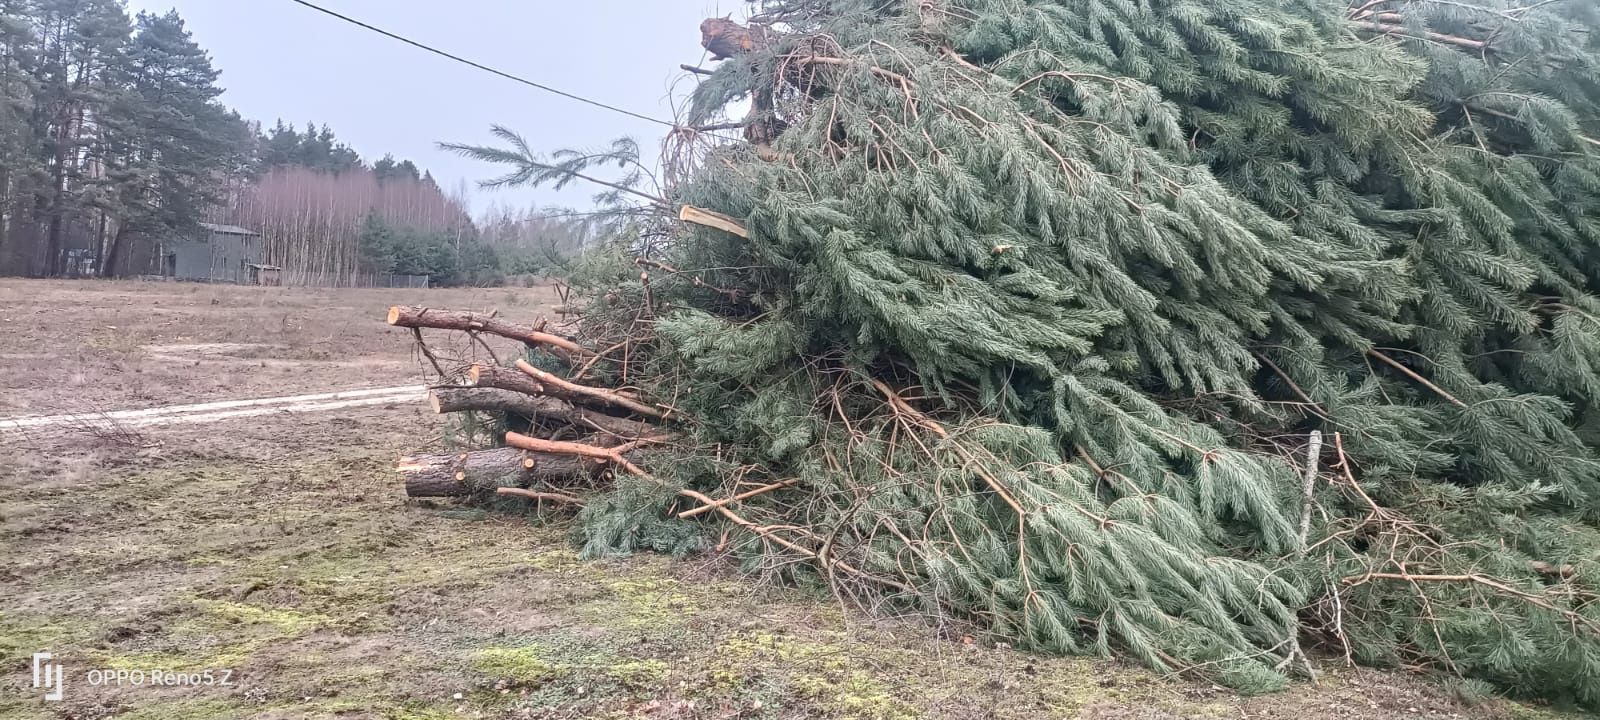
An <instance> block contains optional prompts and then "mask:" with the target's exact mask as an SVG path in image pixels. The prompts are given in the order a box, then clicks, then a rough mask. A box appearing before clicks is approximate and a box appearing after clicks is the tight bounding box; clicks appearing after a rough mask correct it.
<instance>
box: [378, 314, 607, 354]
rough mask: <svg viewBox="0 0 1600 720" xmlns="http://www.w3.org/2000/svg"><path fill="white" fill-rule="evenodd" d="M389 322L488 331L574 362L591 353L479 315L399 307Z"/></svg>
mask: <svg viewBox="0 0 1600 720" xmlns="http://www.w3.org/2000/svg"><path fill="white" fill-rule="evenodd" d="M388 322H389V324H390V325H393V326H395V327H403V328H435V329H438V330H460V331H463V332H466V331H473V332H486V333H490V334H492V335H499V336H500V337H503V338H510V339H512V340H520V341H522V342H524V343H527V344H529V345H537V346H540V347H543V348H545V349H547V350H549V351H550V352H551V354H553V355H555V356H556V357H558V358H561V359H562V360H563V361H570V360H571V359H572V357H573V356H574V355H584V354H587V353H586V352H585V351H584V349H583V347H582V346H581V345H579V344H577V343H575V342H573V341H571V340H568V339H567V338H564V337H561V336H560V335H552V334H550V333H547V332H542V331H540V330H535V329H533V328H532V327H528V326H526V325H517V324H514V323H508V322H506V321H504V320H500V319H498V318H494V317H490V316H488V315H483V314H480V313H475V312H465V311H461V310H435V309H433V308H425V307H416V306H405V305H395V306H393V307H390V308H389V318H388Z"/></svg>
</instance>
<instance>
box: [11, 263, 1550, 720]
mask: <svg viewBox="0 0 1600 720" xmlns="http://www.w3.org/2000/svg"><path fill="white" fill-rule="evenodd" d="M553 299H554V295H553V293H552V291H550V290H549V289H547V288H546V289H495V290H433V291H418V290H337V291H335V290H302V289H283V288H244V287H229V286H208V285H188V284H166V283H148V284H141V283H108V282H82V283H65V282H40V281H0V418H3V417H10V416H16V415H25V414H42V413H61V412H85V411H95V410H113V409H127V408H137V407H152V406H159V405H166V404H176V403H187V402H201V401H207V400H223V399H237V398H253V397H267V396H275V395H287V394H294V393H301V392H306V393H309V392H319V391H333V390H343V389H352V388H361V387H385V386H392V385H403V384H409V383H413V382H419V381H421V380H422V379H423V368H424V367H428V366H429V364H430V363H429V361H428V360H427V359H426V358H422V357H419V356H417V355H415V354H414V353H413V351H412V350H411V344H410V335H409V333H407V332H402V331H396V330H393V329H391V328H388V327H386V326H384V325H383V323H382V317H383V311H384V309H385V308H386V306H388V305H389V304H391V303H416V304H430V305H434V306H439V307H453V308H462V309H477V310H485V311H488V310H498V311H499V312H500V313H501V314H502V315H503V316H506V317H516V318H532V317H534V316H537V315H539V314H541V313H548V312H549V305H550V303H551V302H553ZM430 337H431V336H430ZM438 340H440V341H442V340H443V337H439V338H438ZM494 347H495V348H496V353H497V354H498V355H500V356H501V357H502V358H504V357H508V356H509V353H510V352H511V348H510V347H509V346H508V345H506V344H504V343H499V344H495V345H494ZM475 353H479V354H482V355H487V354H488V351H486V350H483V349H482V348H481V347H478V346H460V345H449V344H445V343H442V342H441V343H440V348H439V352H438V354H439V355H440V356H441V357H440V359H441V362H442V363H443V364H444V365H446V366H447V367H446V369H447V370H448V369H450V367H453V364H454V363H457V362H459V361H461V360H463V359H468V358H470V357H471V356H472V355H473V354H475ZM442 438H443V436H442V434H441V433H440V432H439V423H438V418H437V417H435V416H432V415H431V414H429V413H428V412H427V408H426V407H425V406H424V405H423V404H422V403H420V402H419V403H414V404H413V403H402V402H397V403H395V404H393V405H388V406H372V407H361V408H355V409H351V410H349V411H340V412H336V413H329V414H326V415H320V416H312V415H294V416H284V417H275V416H266V417H251V418H247V419H239V420H231V421H223V422H220V423H216V424H213V425H204V426H198V425H186V426H172V427H157V428H138V429H123V430H120V431H119V430H117V429H116V428H114V427H113V428H110V429H107V428H106V427H104V426H95V427H94V428H90V427H88V426H85V427H79V428H73V427H65V428H61V427H57V428H51V429H50V430H49V432H44V431H39V432H31V433H10V434H6V433H0V445H3V453H0V548H4V549H5V550H6V551H5V552H3V553H0V718H8V719H9V718H111V717H116V718H130V719H144V720H167V719H173V720H197V719H199V718H247V717H248V718H282V719H289V718H388V719H392V720H443V719H445V718H500V717H511V718H606V717H614V718H634V717H638V718H812V717H820V718H870V719H890V718H919V717H927V718H1017V719H1021V718H1047V717H1059V718H1084V719H1085V720H1172V719H1175V718H1192V717H1200V718H1219V719H1220V718H1229V719H1232V718H1294V719H1295V720H1326V719H1331V718H1359V719H1371V720H1378V719H1380V718H1395V717H1405V718H1512V717H1546V716H1554V715H1553V713H1549V712H1548V711H1545V710H1540V709H1535V708H1531V707H1527V706H1523V705H1517V704H1513V703H1509V702H1505V701H1499V700H1490V701H1487V702H1481V703H1478V704H1475V705H1472V706H1468V705H1464V704H1462V703H1461V702H1460V701H1459V700H1458V699H1457V697H1456V694H1453V693H1451V692H1450V691H1449V690H1448V689H1447V688H1446V687H1445V686H1444V685H1442V684H1439V683H1436V682H1434V681H1432V680H1428V679H1425V678H1420V677H1416V676H1412V675H1406V674H1401V673H1392V672H1376V671H1367V670H1350V669H1344V668H1341V667H1340V663H1338V662H1337V661H1335V660H1332V659H1328V660H1324V661H1323V662H1322V663H1321V664H1322V665H1323V666H1324V670H1325V672H1324V674H1323V677H1322V681H1321V683H1320V684H1319V685H1317V686H1312V685H1310V684H1306V683H1300V684H1297V685H1295V686H1294V687H1293V688H1292V689H1291V690H1289V691H1288V692H1284V693H1279V694H1275V695H1269V696H1264V697H1254V698H1242V697H1239V696H1237V695H1234V694H1232V693H1230V692H1227V691H1224V690H1221V689H1219V688H1216V687H1213V686H1212V685H1210V684H1208V683H1205V682H1200V681H1195V680H1191V679H1183V678H1164V677H1158V676H1156V675H1154V674H1152V673H1150V672H1148V671H1145V670H1142V669H1139V668H1135V667H1131V666H1128V665H1126V664H1122V663H1118V662H1113V661H1105V660H1090V659H1079V658H1045V657H1037V656H1033V655H1028V654H1024V653H1020V652H1016V651H1013V650H1010V649H1007V648H1005V647H1003V646H999V645H997V644H996V643H995V642H994V641H993V640H991V639H988V638H984V637H981V636H974V635H973V634H971V633H970V632H969V631H967V630H964V629H962V628H951V627H943V628H941V627H935V626H933V625H930V624H929V623H927V622H924V621H920V620H917V619H914V618H913V619H898V620H891V619H884V618H874V617H869V616H867V615H865V614H863V613H860V612H858V611H856V610H854V609H852V608H848V607H842V606H840V605H839V604H837V603H835V602H833V601H830V600H828V599H826V598H823V597H821V596H819V595H817V594H814V593H812V592H809V591H807V590H805V589H801V588H782V587H773V586H771V585H767V584H763V583H761V582H759V581H757V580H756V579H754V578H746V577H741V576H740V575H739V574H738V573H737V572H735V571H734V570H733V569H731V568H730V567H729V565H728V564H727V562H726V561H725V560H724V559H722V558H718V557H715V556H700V557H693V558H686V559H679V560H673V559H669V558H665V557H660V556H638V557H632V558H617V559H609V560H598V561H585V560H580V559H579V558H578V557H577V555H576V554H575V553H574V551H573V550H572V548H571V546H570V544H569V543H568V536H567V529H566V528H567V523H568V518H566V517H565V516H564V515H561V514H559V513H558V512H557V511H553V510H544V511H540V510H535V509H530V508H528V507H526V506H521V505H507V506H505V507H504V508H501V509H500V511H496V512H485V511H483V510H482V509H479V508H472V507H466V506H457V505H450V504H440V505H433V504H419V503H414V502H410V501H407V500H405V498H404V497H403V493H402V492H401V491H400V488H399V484H398V480H397V478H396V477H395V475H394V472H393V464H394V460H395V458H396V457H397V456H398V455H400V454H402V453H405V452H410V451H416V450H428V449H438V448H439V447H441V443H442ZM38 651H50V652H52V653H54V654H55V659H56V661H58V662H61V663H63V664H64V665H65V667H66V670H67V681H68V687H67V688H66V690H65V696H66V698H65V700H64V701H62V702H59V703H46V702H44V701H43V700H42V699H40V697H39V692H38V691H36V690H34V689H32V688H31V687H30V684H31V675H30V655H31V654H32V653H34V652H38ZM107 670H110V671H117V670H123V671H128V673H130V674H129V675H128V676H127V678H128V679H126V680H124V681H123V684H122V685H121V686H120V687H118V686H116V685H114V684H113V685H107V684H101V685H93V684H92V683H91V680H92V679H94V678H97V677H101V676H102V675H104V671H107ZM139 671H143V672H144V673H145V675H144V680H143V682H142V683H141V684H138V685H135V684H133V678H134V677H137V673H138V672H139ZM152 671H165V672H167V673H170V674H168V675H162V680H163V684H161V685H155V684H153V682H154V680H153V679H152V678H153V676H151V675H150V673H151V672H152ZM207 671H209V672H210V676H209V677H210V678H211V681H212V683H217V682H218V681H220V680H221V679H222V677H223V675H224V673H228V678H227V679H228V683H229V684H227V685H221V684H206V677H207V675H206V673H207ZM180 676H181V677H182V679H183V680H188V679H191V678H192V679H195V680H197V681H198V682H199V684H179V685H172V684H170V683H171V682H172V681H175V680H178V679H179V677H180ZM113 677H114V675H113Z"/></svg>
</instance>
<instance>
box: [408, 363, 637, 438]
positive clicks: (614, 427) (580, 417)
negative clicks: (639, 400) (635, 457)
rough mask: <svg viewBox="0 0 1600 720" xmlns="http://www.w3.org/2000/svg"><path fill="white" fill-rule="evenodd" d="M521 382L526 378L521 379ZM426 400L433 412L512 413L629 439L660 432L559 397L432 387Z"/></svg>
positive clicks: (493, 389) (487, 389)
mask: <svg viewBox="0 0 1600 720" xmlns="http://www.w3.org/2000/svg"><path fill="white" fill-rule="evenodd" d="M517 374H518V375H521V373H517ZM522 379H524V380H526V379H527V377H526V376H522ZM428 401H429V403H431V404H432V405H433V411H434V412H435V413H440V414H443V413H452V412H466V411H471V410H479V411H487V412H501V413H512V414H516V415H521V416H523V417H526V418H533V419H539V420H542V419H546V418H548V419H552V420H556V421H559V422H565V423H567V424H570V425H576V426H578V427H581V428H585V429H592V430H598V431H600V432H603V433H606V434H608V435H615V436H617V437H621V438H628V439H632V438H641V437H650V436H653V435H659V434H661V429H660V428H658V427H656V426H654V425H651V424H650V423H644V422H639V421H637V420H629V419H627V418H619V417H612V416H610V415H606V414H604V413H599V412H594V411H592V410H585V409H583V408H580V407H575V406H573V405H572V404H571V403H568V402H566V401H564V400H561V399H559V398H554V397H539V396H533V395H524V394H522V393H520V392H516V391H513V390H504V389H501V388H496V387H462V388H434V390H433V392H431V393H429V394H428Z"/></svg>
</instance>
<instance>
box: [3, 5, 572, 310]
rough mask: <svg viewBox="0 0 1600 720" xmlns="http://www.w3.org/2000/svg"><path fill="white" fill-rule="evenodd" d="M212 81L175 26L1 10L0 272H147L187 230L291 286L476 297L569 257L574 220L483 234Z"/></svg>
mask: <svg viewBox="0 0 1600 720" xmlns="http://www.w3.org/2000/svg"><path fill="white" fill-rule="evenodd" d="M219 74H220V73H219V72H218V70H217V69H216V68H214V67H213V66H212V63H211V58H210V56H209V55H208V54H207V53H206V51H205V50H204V49H202V48H201V47H200V46H199V45H198V44H197V43H196V42H195V41H194V39H193V38H192V37H191V36H190V33H189V32H188V30H187V29H186V28H185V27H184V22H183V19H182V18H181V17H179V15H178V14H177V13H176V12H175V11H173V12H168V13H165V14H159V15H158V14H151V13H139V14H138V15H137V16H134V17H129V15H128V13H127V12H126V10H124V8H123V6H122V3H121V2H119V1H118V0H0V275H28V276H52V277H62V276H73V277H82V276H124V275H135V274H140V273H149V272H157V271H158V268H159V254H160V252H161V248H162V247H163V244H164V243H169V242H171V241H172V240H173V239H176V238H182V237H186V236H192V235H193V234H195V233H197V232H198V230H199V228H198V224H199V223H201V222H221V223H228V224H234V225H240V226H243V227H246V228H249V229H251V230H255V231H257V232H260V233H261V234H262V236H263V238H264V241H265V246H266V254H267V257H266V258H265V259H266V260H267V262H271V263H273V264H277V265H281V266H283V267H284V269H285V272H286V273H287V274H288V276H289V278H290V279H291V281H293V280H295V279H296V278H299V279H302V280H306V281H322V282H331V283H335V284H338V283H342V282H347V281H350V280H352V279H353V278H355V277H357V276H359V275H361V274H364V273H390V272H392V273H406V274H426V275H430V276H433V279H434V283H435V284H453V283H474V284H490V283H496V282H499V281H500V280H501V278H502V277H503V276H504V275H506V274H518V273H528V272H539V271H541V270H542V269H544V268H546V267H548V266H549V265H551V264H552V262H553V260H552V258H559V257H562V256H563V254H564V253H570V252H572V251H575V250H577V249H579V248H580V246H581V243H579V244H574V243H573V242H572V240H571V237H570V236H572V235H573V233H578V232H581V230H579V229H575V228H579V227H580V226H581V223H578V222H572V223H567V222H565V221H559V220H554V219H548V218H546V217H545V216H544V215H542V214H540V213H538V212H535V211H524V212H521V213H519V214H516V220H514V221H513V220H510V219H508V217H509V216H507V215H506V214H505V213H506V212H509V211H501V214H500V215H497V216H495V217H493V218H486V222H489V223H490V224H491V225H492V226H493V228H494V229H493V230H492V231H488V232H480V230H479V225H478V223H475V222H474V221H473V219H472V217H471V216H470V213H469V209H468V203H467V201H466V198H465V190H464V189H460V190H458V191H457V192H454V193H446V192H444V191H443V190H441V189H440V187H439V185H438V183H437V182H435V180H434V178H433V176H432V175H431V174H430V173H428V172H427V171H426V170H423V169H422V168H419V167H417V165H416V164H415V163H413V162H411V161H410V160H396V159H395V158H394V157H392V156H390V155H385V156H383V157H382V158H381V159H379V160H377V161H375V162H372V163H371V164H370V165H369V164H368V163H367V162H366V161H364V160H363V159H362V157H361V155H360V154H359V153H357V152H356V151H355V150H354V149H353V148H351V147H350V146H349V145H347V144H345V143H343V142H341V141H340V140H339V139H338V138H337V137H336V136H335V134H334V131H333V129H332V128H330V127H329V126H327V125H326V124H323V125H320V126H319V125H317V124H315V123H307V124H306V125H304V126H302V127H296V126H294V125H290V124H286V123H284V122H283V121H282V120H279V121H277V122H276V123H275V124H274V125H273V126H272V127H271V128H270V129H265V130H263V128H262V127H261V126H259V125H258V124H256V123H253V122H250V121H247V120H245V119H243V118H241V117H240V116H239V115H238V114H237V113H235V112H234V111H232V110H230V109H229V108H227V107H226V106H224V105H223V104H222V103H221V102H219V101H218V97H219V96H220V95H221V94H222V91H223V89H222V87H220V86H219V85H218V78H219ZM569 224H570V225H571V227H568V225H569ZM552 253H554V254H552Z"/></svg>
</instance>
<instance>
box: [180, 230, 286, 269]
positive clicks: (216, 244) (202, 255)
mask: <svg viewBox="0 0 1600 720" xmlns="http://www.w3.org/2000/svg"><path fill="white" fill-rule="evenodd" d="M265 259H266V247H265V245H264V244H263V243H262V242H261V234H260V233H256V232H252V231H250V230H246V229H244V228H242V227H237V226H234V225H216V224H213V223H200V231H199V232H198V233H197V234H195V235H194V236H192V237H187V238H179V239H176V240H172V241H169V242H168V243H166V244H165V246H164V247H163V248H162V250H161V274H162V275H165V276H167V277H170V278H173V279H176V280H198V281H201V282H230V283H252V284H255V283H259V282H261V281H262V280H263V279H265V276H266V273H263V272H262V270H260V269H258V268H271V272H270V277H271V278H272V279H273V280H274V282H273V284H277V282H276V281H277V280H279V268H277V267H275V266H271V265H264V264H263V263H262V261H263V260H265ZM253 266H254V267H253ZM262 284H265V283H262Z"/></svg>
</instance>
